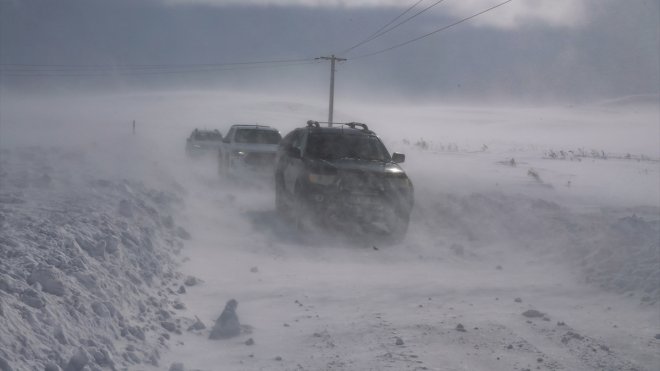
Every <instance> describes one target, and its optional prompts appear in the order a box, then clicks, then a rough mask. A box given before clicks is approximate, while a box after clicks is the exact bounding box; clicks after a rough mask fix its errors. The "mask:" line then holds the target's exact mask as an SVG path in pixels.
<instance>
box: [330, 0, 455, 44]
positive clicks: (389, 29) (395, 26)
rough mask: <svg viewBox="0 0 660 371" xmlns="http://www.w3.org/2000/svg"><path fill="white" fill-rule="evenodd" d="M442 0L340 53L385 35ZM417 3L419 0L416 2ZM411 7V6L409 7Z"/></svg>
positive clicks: (441, 0)
mask: <svg viewBox="0 0 660 371" xmlns="http://www.w3.org/2000/svg"><path fill="white" fill-rule="evenodd" d="M443 1H445V0H438V1H436V2H435V3H433V4H431V5H429V6H427V7H426V8H424V9H422V10H420V11H419V12H417V13H415V14H413V15H411V16H410V17H408V18H406V19H404V20H403V21H401V22H399V23H397V24H395V25H394V26H392V27H390V28H388V29H386V30H384V31H380V32H377V33H376V34H375V35H373V36H371V37H369V38H367V39H365V40H364V41H362V42H360V43H358V44H355V45H353V46H352V47H351V48H349V49H348V50H347V51H345V52H343V53H342V54H346V53H348V52H349V51H351V50H353V49H355V48H357V47H359V46H361V45H364V44H366V43H368V42H371V41H372V40H375V39H377V38H379V37H381V36H383V35H385V34H386V33H389V32H390V31H392V30H394V29H396V28H398V27H400V26H402V25H403V24H405V23H408V22H409V21H411V20H413V19H414V18H416V17H418V16H420V15H421V14H422V13H425V12H426V11H428V10H429V9H431V8H433V7H434V6H436V5H438V4H440V3H442V2H443ZM418 3H419V2H418ZM415 5H417V4H415ZM413 7H414V6H413ZM411 9H412V8H411ZM407 12H408V11H406V12H404V14H405V13H407Z"/></svg>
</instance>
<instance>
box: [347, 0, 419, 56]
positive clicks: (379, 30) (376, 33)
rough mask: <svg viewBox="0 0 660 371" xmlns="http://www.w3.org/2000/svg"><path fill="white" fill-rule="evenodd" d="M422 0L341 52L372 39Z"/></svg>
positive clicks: (348, 50)
mask: <svg viewBox="0 0 660 371" xmlns="http://www.w3.org/2000/svg"><path fill="white" fill-rule="evenodd" d="M422 1H424V0H417V2H416V3H414V4H413V5H412V6H410V7H409V8H408V9H406V10H405V11H404V12H403V13H401V14H399V15H397V16H396V17H394V19H392V20H391V21H389V22H387V23H386V24H385V25H384V26H383V27H381V28H379V29H378V30H376V32H374V33H372V34H371V35H369V36H368V37H367V38H366V39H364V40H363V41H361V42H359V43H357V44H355V45H353V46H351V47H350V48H348V49H346V50H344V51H343V52H341V54H346V53H348V52H350V51H351V50H353V49H355V48H357V47H358V46H360V45H362V44H364V43H367V42H369V41H370V40H373V38H374V37H376V36H377V35H378V33H380V32H381V31H382V30H384V29H386V28H387V27H388V26H389V25H391V24H392V23H394V22H396V21H397V20H398V19H399V18H401V17H403V16H404V15H406V14H407V13H408V12H409V11H411V10H413V9H414V8H415V7H416V6H417V5H419V3H421V2H422Z"/></svg>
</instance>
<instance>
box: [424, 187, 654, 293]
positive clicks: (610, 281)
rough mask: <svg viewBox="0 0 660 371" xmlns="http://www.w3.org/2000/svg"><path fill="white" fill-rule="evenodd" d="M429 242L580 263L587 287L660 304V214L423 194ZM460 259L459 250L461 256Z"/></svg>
mask: <svg viewBox="0 0 660 371" xmlns="http://www.w3.org/2000/svg"><path fill="white" fill-rule="evenodd" d="M421 197H423V198H424V199H425V200H426V201H425V202H424V203H419V202H418V203H417V204H416V211H415V213H416V215H414V217H415V222H417V223H419V224H420V226H419V228H421V231H420V232H421V233H420V234H421V235H429V236H432V235H435V236H441V237H439V239H440V240H439V241H436V243H435V244H433V246H448V249H450V250H452V251H454V250H456V246H460V255H466V256H470V255H472V256H478V255H479V254H485V253H486V252H487V251H485V250H489V249H492V248H493V247H497V246H500V247H502V246H505V248H506V249H514V250H515V249H521V250H531V251H535V252H538V253H539V254H540V256H542V257H547V258H551V259H555V260H561V261H565V262H567V263H568V264H572V265H573V266H574V267H575V268H576V270H577V271H578V273H579V274H580V275H581V276H582V277H583V279H584V280H585V281H586V282H589V283H591V284H595V285H597V286H600V287H602V288H605V289H607V290H611V291H615V292H619V293H625V294H627V295H630V296H631V297H637V298H638V299H641V301H642V302H644V303H648V304H655V303H658V302H660V287H658V285H657V283H658V282H659V281H660V210H658V209H657V208H655V207H644V208H636V209H621V208H619V209H598V210H596V211H583V212H577V211H575V210H571V209H569V208H568V207H566V206H563V205H559V204H557V203H554V202H550V201H547V200H544V199H539V198H533V197H529V196H525V195H507V194H502V193H473V194H470V195H465V196H460V195H456V194H444V193H437V194H433V195H430V194H428V195H418V198H421ZM454 252H455V251H454Z"/></svg>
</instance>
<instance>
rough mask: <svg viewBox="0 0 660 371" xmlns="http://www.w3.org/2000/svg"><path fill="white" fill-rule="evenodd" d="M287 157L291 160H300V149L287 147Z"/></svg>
mask: <svg viewBox="0 0 660 371" xmlns="http://www.w3.org/2000/svg"><path fill="white" fill-rule="evenodd" d="M287 152H288V153H289V156H291V157H292V158H302V153H301V152H300V148H298V147H289V149H288V151H287Z"/></svg>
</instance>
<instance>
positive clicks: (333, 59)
mask: <svg viewBox="0 0 660 371" xmlns="http://www.w3.org/2000/svg"><path fill="white" fill-rule="evenodd" d="M316 59H325V60H329V61H330V106H329V107H328V125H329V126H330V127H332V112H333V110H334V104H335V62H337V61H339V62H343V61H345V60H346V58H337V57H335V55H334V54H333V55H331V56H330V57H319V58H316Z"/></svg>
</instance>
